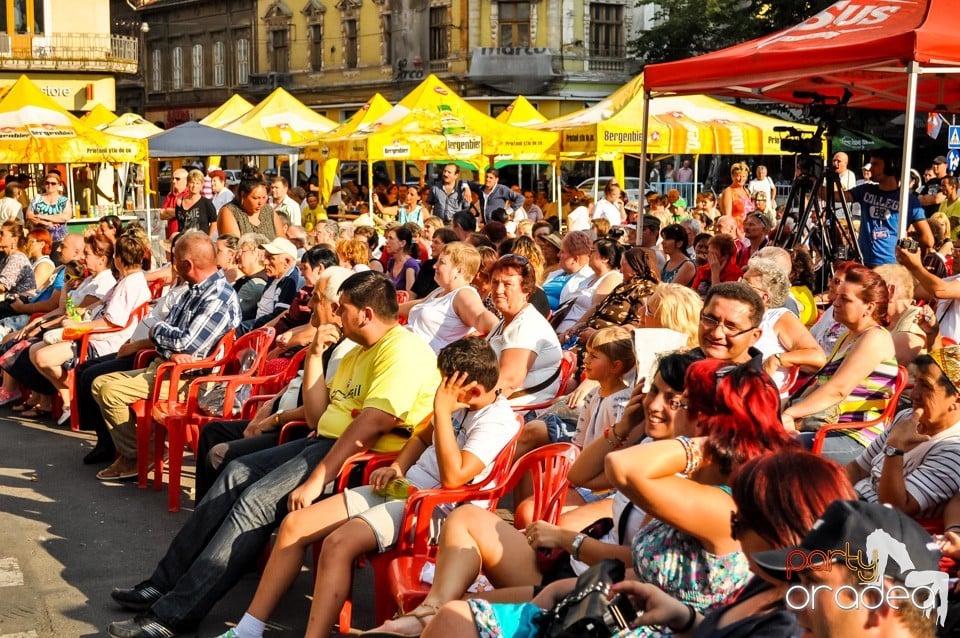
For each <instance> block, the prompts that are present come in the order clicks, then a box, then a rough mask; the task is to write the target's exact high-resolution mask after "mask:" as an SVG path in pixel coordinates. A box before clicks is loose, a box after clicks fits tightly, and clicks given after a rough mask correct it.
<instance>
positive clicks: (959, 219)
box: [937, 175, 960, 241]
mask: <svg viewBox="0 0 960 638" xmlns="http://www.w3.org/2000/svg"><path fill="white" fill-rule="evenodd" d="M958 186H960V180H958V179H957V178H956V177H952V176H950V175H947V176H946V177H944V178H943V179H941V180H940V190H941V191H943V194H944V195H946V197H947V198H946V199H945V200H943V201H942V202H940V208H939V209H938V210H937V212H938V213H943V214H944V215H946V216H947V219H949V220H950V239H952V240H953V241H957V238H958V237H960V192H958V191H960V189H958Z"/></svg>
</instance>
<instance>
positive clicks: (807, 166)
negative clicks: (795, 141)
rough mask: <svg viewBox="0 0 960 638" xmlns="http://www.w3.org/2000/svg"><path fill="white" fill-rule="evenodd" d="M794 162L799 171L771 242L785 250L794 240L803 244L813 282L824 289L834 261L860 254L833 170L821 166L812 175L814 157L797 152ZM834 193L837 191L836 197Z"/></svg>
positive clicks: (845, 202)
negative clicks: (810, 258) (818, 172)
mask: <svg viewBox="0 0 960 638" xmlns="http://www.w3.org/2000/svg"><path fill="white" fill-rule="evenodd" d="M797 162H798V165H799V166H800V170H801V174H800V175H798V176H797V178H796V179H795V180H794V181H793V183H792V184H791V185H790V194H789V195H788V196H787V203H786V204H785V205H784V209H783V217H782V218H781V220H780V224H779V225H778V226H777V232H776V234H774V237H773V243H774V245H776V246H780V247H782V248H785V249H787V250H791V249H792V248H794V247H795V246H796V245H797V244H806V245H807V246H808V247H809V249H810V252H811V254H812V255H813V256H814V267H815V269H816V270H817V272H818V282H817V285H818V287H820V288H821V289H824V288H826V282H827V281H828V279H829V277H830V275H832V274H833V264H834V263H835V262H837V261H843V260H850V259H852V260H855V261H858V262H861V263H862V262H863V255H862V254H861V252H860V246H859V245H858V244H857V238H856V236H855V235H854V230H853V218H852V217H851V215H850V209H849V208H848V206H847V201H846V199H845V198H844V197H843V195H842V193H843V187H842V186H841V184H840V176H839V175H838V174H837V173H836V171H833V170H824V171H822V174H821V175H820V177H817V176H815V175H814V161H813V158H812V157H810V156H800V157H798V158H797ZM821 192H823V194H824V202H825V203H823V204H821V202H820V193H821ZM838 193H840V194H841V195H840V197H839V198H838V197H837V194H838ZM811 215H812V218H811ZM791 227H792V230H790V228H791ZM817 256H819V259H818V258H817Z"/></svg>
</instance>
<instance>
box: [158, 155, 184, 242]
mask: <svg viewBox="0 0 960 638" xmlns="http://www.w3.org/2000/svg"><path fill="white" fill-rule="evenodd" d="M186 194H187V170H186V169H185V168H178V169H177V170H175V171H173V177H172V178H171V181H170V192H169V193H168V194H167V198H166V199H165V200H163V207H162V208H161V209H160V219H165V220H167V238H168V239H169V238H170V237H173V235H174V233H176V232H177V231H178V230H180V224H179V223H178V222H177V203H178V201H179V200H180V199H183V196H184V195H186Z"/></svg>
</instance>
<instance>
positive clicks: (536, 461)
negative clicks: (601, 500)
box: [341, 443, 579, 631]
mask: <svg viewBox="0 0 960 638" xmlns="http://www.w3.org/2000/svg"><path fill="white" fill-rule="evenodd" d="M578 453H579V449H578V448H577V447H576V446H574V445H573V444H571V443H551V444H549V445H544V446H543V447H539V448H537V449H535V450H531V451H530V452H528V453H526V454H524V455H523V456H522V457H521V458H520V459H518V460H517V462H516V463H515V464H514V466H513V469H512V470H511V471H510V475H509V476H508V477H507V479H506V481H504V482H502V483H501V484H499V485H497V486H496V487H494V488H492V489H490V490H481V491H480V493H478V494H475V495H473V496H472V497H471V498H472V499H476V498H490V499H491V500H492V501H494V502H495V501H496V500H498V499H499V498H500V497H502V496H503V495H504V494H506V493H508V492H510V491H512V490H513V489H514V488H515V487H516V486H517V484H518V483H519V482H520V479H521V478H522V477H523V476H525V475H527V474H530V475H531V476H532V479H533V488H534V489H533V502H534V520H544V521H548V522H550V523H554V524H556V523H557V521H558V520H560V512H561V510H562V509H563V502H564V499H566V496H567V487H568V483H567V472H568V471H569V470H570V467H571V466H572V465H573V462H574V460H576V458H577V454H578ZM430 491H431V492H432V491H433V490H430ZM418 494H420V492H417V493H416V494H414V496H417V495H418ZM443 495H444V496H447V497H448V498H449V497H451V496H452V497H455V498H456V500H457V501H461V500H464V499H462V498H461V494H457V490H443ZM411 498H413V497H411ZM427 498H429V497H424V500H426V499H427ZM440 503H441V501H439V500H437V501H435V502H431V501H427V502H425V503H423V505H422V506H421V511H423V512H427V513H428V515H427V516H425V517H424V516H420V517H418V518H417V519H416V520H414V521H413V523H412V524H407V522H406V515H405V517H404V519H405V520H404V522H405V524H404V526H403V527H402V528H401V535H400V541H401V542H400V543H399V544H398V546H397V549H396V550H395V551H396V552H397V553H399V554H401V556H399V557H398V558H395V559H394V560H392V561H391V562H390V565H389V566H388V567H387V573H386V579H385V580H386V582H387V584H388V585H389V587H390V595H391V601H390V602H391V607H389V608H387V607H386V605H385V604H384V605H383V606H382V607H381V605H380V604H379V602H378V603H377V604H376V610H377V622H378V623H381V622H384V621H386V620H387V619H388V618H389V615H386V612H387V611H390V612H391V613H392V611H393V609H394V608H393V605H396V609H398V610H399V611H400V612H401V613H406V612H408V611H411V610H413V609H415V608H416V607H417V605H419V604H420V603H421V602H423V599H424V598H426V597H427V594H428V593H429V591H430V586H429V585H427V584H426V583H422V582H420V572H421V571H422V570H423V566H424V564H425V563H427V562H428V561H433V560H434V559H435V557H436V553H437V547H436V546H435V545H431V544H430V535H429V525H430V518H429V512H431V511H432V507H434V506H436V505H438V504H440ZM428 505H429V506H430V507H431V509H429V510H426V509H422V508H423V507H427V506H428ZM494 507H496V505H495V504H494V505H491V509H492V508H494ZM411 508H412V505H410V504H408V505H407V510H408V512H409V511H410V510H411ZM424 519H425V520H424ZM375 582H377V583H378V584H379V583H380V580H379V579H377V580H375ZM341 631H342V630H341Z"/></svg>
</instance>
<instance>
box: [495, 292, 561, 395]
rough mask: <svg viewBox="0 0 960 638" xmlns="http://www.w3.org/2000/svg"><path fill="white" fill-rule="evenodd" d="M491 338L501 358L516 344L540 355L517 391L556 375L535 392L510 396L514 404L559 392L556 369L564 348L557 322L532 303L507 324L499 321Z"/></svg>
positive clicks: (558, 379) (558, 378) (558, 377)
mask: <svg viewBox="0 0 960 638" xmlns="http://www.w3.org/2000/svg"><path fill="white" fill-rule="evenodd" d="M487 341H489V342H490V347H491V348H493V351H494V352H496V353H497V359H499V358H500V355H501V353H503V351H504V350H510V349H512V348H516V349H521V350H530V351H532V352H534V353H536V355H537V358H536V359H535V360H534V362H533V367H532V368H531V369H530V370H529V371H528V372H527V376H526V378H525V379H524V380H523V384H522V386H521V387H520V388H517V390H516V391H520V390H523V389H524V388H532V387H535V386H537V385H538V384H540V383H543V382H544V381H546V380H547V379H549V378H550V377H555V378H554V380H553V381H552V382H551V383H550V384H549V385H547V387H545V388H541V389H540V390H538V391H537V392H535V393H533V394H523V395H520V396H518V397H516V398H513V399H509V401H510V405H527V404H530V403H542V402H544V401H549V400H550V399H552V398H553V397H555V396H556V394H557V390H558V389H559V387H560V375H555V374H554V373H555V372H556V371H557V369H558V367H559V366H560V360H561V359H562V358H563V351H562V350H561V349H560V340H559V339H558V338H557V333H556V332H554V331H553V326H551V325H550V323H549V322H548V321H547V320H546V319H545V318H544V316H543V315H541V314H540V312H539V311H538V310H537V309H536V308H534V307H533V306H532V305H531V304H527V306H526V307H525V308H524V309H523V310H521V311H520V312H519V313H518V314H517V316H516V317H514V319H513V321H511V322H510V325H508V326H507V327H506V328H504V326H503V321H501V322H500V323H499V324H497V327H496V328H494V329H493V330H492V331H491V332H490V335H489V336H488V337H487Z"/></svg>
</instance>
